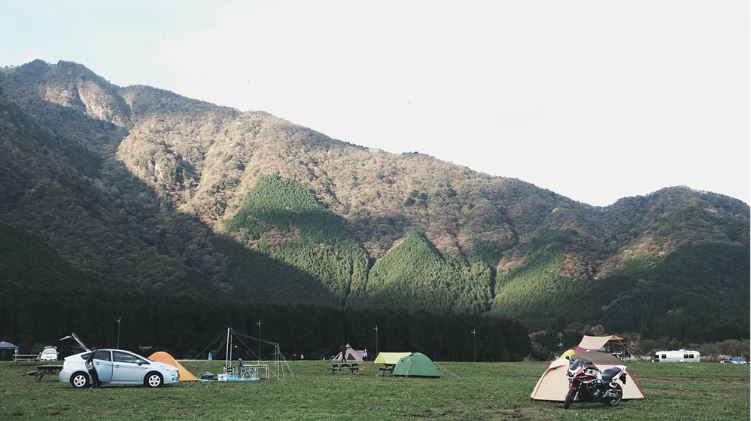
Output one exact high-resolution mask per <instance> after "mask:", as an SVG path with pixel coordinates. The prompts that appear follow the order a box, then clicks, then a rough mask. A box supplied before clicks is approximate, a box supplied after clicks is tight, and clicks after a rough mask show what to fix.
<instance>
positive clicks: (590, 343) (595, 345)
mask: <svg viewBox="0 0 751 421" xmlns="http://www.w3.org/2000/svg"><path fill="white" fill-rule="evenodd" d="M622 340H623V338H621V337H620V336H615V335H609V336H587V335H584V337H583V338H582V340H581V342H579V345H578V346H579V348H583V349H600V348H602V347H604V346H605V344H607V343H608V342H611V341H614V342H620V341H622Z"/></svg>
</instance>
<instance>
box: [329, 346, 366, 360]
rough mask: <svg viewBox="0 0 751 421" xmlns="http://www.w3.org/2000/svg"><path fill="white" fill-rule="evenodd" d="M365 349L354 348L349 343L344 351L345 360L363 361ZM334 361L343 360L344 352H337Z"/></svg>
mask: <svg viewBox="0 0 751 421" xmlns="http://www.w3.org/2000/svg"><path fill="white" fill-rule="evenodd" d="M364 352H365V350H359V349H353V348H352V347H351V346H349V344H347V347H346V348H345V351H344V360H345V361H357V362H362V356H363V353H364ZM333 361H342V353H341V352H340V353H338V354H336V356H335V357H334V358H333Z"/></svg>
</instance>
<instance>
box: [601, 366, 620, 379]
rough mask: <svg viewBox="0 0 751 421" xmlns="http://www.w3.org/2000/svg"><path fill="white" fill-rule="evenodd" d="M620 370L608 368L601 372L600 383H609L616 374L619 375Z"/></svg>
mask: <svg viewBox="0 0 751 421" xmlns="http://www.w3.org/2000/svg"><path fill="white" fill-rule="evenodd" d="M620 372H621V370H620V369H619V368H615V367H612V368H608V369H606V370H605V371H603V372H602V381H604V382H610V381H612V380H613V377H615V376H616V374H618V373H620Z"/></svg>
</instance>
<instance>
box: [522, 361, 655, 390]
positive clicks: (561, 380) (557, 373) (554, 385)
mask: <svg viewBox="0 0 751 421" xmlns="http://www.w3.org/2000/svg"><path fill="white" fill-rule="evenodd" d="M575 356H576V357H580V358H585V359H587V360H589V361H591V362H592V363H593V364H594V365H595V366H596V367H597V368H599V369H600V371H603V370H605V369H606V368H610V367H615V366H616V365H620V364H621V361H620V360H619V359H617V358H615V357H614V356H612V355H610V354H605V353H602V352H584V353H581V354H574V355H572V356H571V358H574V357H575ZM568 362H569V360H567V359H566V358H563V357H562V358H558V359H557V360H555V361H553V362H552V363H550V366H548V369H547V370H545V372H544V373H542V376H541V377H540V380H538V381H537V384H536V385H535V388H534V389H533V390H532V394H531V395H529V397H530V399H534V400H541V401H560V402H563V400H564V398H565V397H566V392H567V391H568V377H566V369H568ZM618 383H620V384H621V387H623V399H644V393H643V392H642V390H641V388H640V387H639V384H638V383H637V382H636V380H635V379H634V376H633V375H632V374H631V372H630V371H629V370H628V369H626V384H625V385H624V384H622V383H621V382H620V380H618Z"/></svg>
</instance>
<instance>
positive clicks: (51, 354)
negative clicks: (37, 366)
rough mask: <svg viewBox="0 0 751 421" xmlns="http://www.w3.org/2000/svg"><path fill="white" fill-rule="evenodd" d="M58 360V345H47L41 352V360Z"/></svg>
mask: <svg viewBox="0 0 751 421" xmlns="http://www.w3.org/2000/svg"><path fill="white" fill-rule="evenodd" d="M55 360H57V347H54V346H45V347H44V349H43V350H42V352H41V353H40V354H39V361H55Z"/></svg>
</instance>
